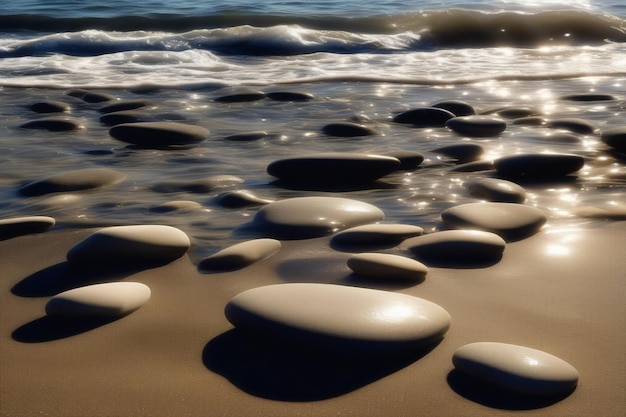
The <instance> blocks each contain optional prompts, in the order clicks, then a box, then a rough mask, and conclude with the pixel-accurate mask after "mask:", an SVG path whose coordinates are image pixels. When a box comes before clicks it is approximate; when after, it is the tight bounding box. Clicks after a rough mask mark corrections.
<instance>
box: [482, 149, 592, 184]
mask: <svg viewBox="0 0 626 417" xmlns="http://www.w3.org/2000/svg"><path fill="white" fill-rule="evenodd" d="M493 164H494V167H495V169H496V172H497V173H498V174H499V175H502V176H504V177H509V178H520V179H524V178H528V179H550V178H555V177H563V176H566V175H569V174H572V173H574V172H576V171H578V170H579V169H581V168H582V167H583V165H585V159H584V158H583V157H582V156H579V155H572V154H543V153H532V154H520V155H511V156H505V157H502V158H498V159H496V160H495V161H494V162H493Z"/></svg>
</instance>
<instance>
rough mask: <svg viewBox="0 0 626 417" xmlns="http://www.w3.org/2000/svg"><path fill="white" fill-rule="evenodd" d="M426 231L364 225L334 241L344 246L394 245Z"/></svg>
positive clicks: (335, 237)
mask: <svg viewBox="0 0 626 417" xmlns="http://www.w3.org/2000/svg"><path fill="white" fill-rule="evenodd" d="M422 233H424V229H422V228H421V227H419V226H413V225H411V224H384V223H374V224H364V225H362V226H356V227H351V228H349V229H346V230H344V231H342V232H339V233H337V234H336V235H334V236H333V238H332V241H333V242H335V243H342V244H355V245H369V244H376V243H383V244H384V243H393V242H398V241H402V240H404V239H408V238H410V237H414V236H420V235H421V234H422Z"/></svg>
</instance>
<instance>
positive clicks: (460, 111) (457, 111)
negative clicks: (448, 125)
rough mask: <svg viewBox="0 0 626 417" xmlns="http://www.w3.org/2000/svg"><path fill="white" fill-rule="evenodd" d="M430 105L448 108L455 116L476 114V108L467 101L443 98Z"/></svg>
mask: <svg viewBox="0 0 626 417" xmlns="http://www.w3.org/2000/svg"><path fill="white" fill-rule="evenodd" d="M431 107H436V108H438V109H444V110H448V111H449V112H451V113H453V114H454V115H455V116H457V117H458V116H471V115H473V114H476V109H475V108H474V106H472V105H471V104H469V103H466V102H464V101H459V100H445V101H440V102H437V103H435V104H433V105H431Z"/></svg>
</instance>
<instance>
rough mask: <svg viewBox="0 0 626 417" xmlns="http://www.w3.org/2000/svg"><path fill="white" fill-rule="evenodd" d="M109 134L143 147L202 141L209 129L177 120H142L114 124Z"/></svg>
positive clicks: (207, 134)
mask: <svg viewBox="0 0 626 417" xmlns="http://www.w3.org/2000/svg"><path fill="white" fill-rule="evenodd" d="M109 134H110V135H111V136H112V137H114V138H115V139H118V140H121V141H123V142H127V143H132V144H134V145H138V146H141V147H148V148H163V147H169V146H179V145H189V144H193V143H198V142H202V141H203V140H205V139H206V138H207V137H208V136H209V131H208V130H207V129H205V128H203V127H200V126H193V125H186V124H181V123H176V122H140V123H124V124H121V125H117V126H113V127H112V128H111V129H109Z"/></svg>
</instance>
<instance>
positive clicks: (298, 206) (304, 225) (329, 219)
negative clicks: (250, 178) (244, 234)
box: [253, 196, 385, 239]
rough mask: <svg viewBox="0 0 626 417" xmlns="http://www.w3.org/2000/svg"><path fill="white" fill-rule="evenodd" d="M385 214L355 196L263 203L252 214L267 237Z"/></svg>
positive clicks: (301, 234) (316, 231)
mask: <svg viewBox="0 0 626 417" xmlns="http://www.w3.org/2000/svg"><path fill="white" fill-rule="evenodd" d="M384 217H385V215H384V213H383V212H382V210H380V209H379V208H378V207H375V206H373V205H371V204H368V203H364V202H361V201H358V200H352V199H348V198H341V197H316V196H314V197H296V198H290V199H285V200H280V201H275V202H273V203H270V204H268V205H266V206H263V207H262V208H261V209H259V211H257V213H256V214H255V216H254V218H253V224H254V225H255V226H256V227H257V228H258V229H259V230H260V231H261V232H263V233H265V234H266V235H268V236H269V237H274V238H278V239H280V238H287V239H306V238H312V237H320V236H325V235H329V234H331V233H334V232H337V231H339V230H344V229H347V228H349V227H354V226H359V225H363V224H368V223H374V222H377V221H380V220H383V218H384Z"/></svg>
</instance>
